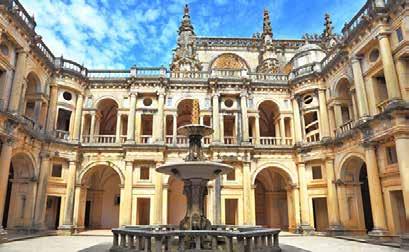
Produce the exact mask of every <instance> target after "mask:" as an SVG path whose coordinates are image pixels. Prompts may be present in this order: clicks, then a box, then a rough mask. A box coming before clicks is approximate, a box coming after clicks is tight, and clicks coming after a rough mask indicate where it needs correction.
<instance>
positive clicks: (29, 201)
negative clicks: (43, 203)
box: [2, 153, 36, 229]
mask: <svg viewBox="0 0 409 252" xmlns="http://www.w3.org/2000/svg"><path fill="white" fill-rule="evenodd" d="M33 178H34V165H33V163H32V160H31V159H30V157H29V156H27V155H26V154H23V153H18V154H16V155H15V156H13V157H12V159H11V164H10V172H9V180H8V184H7V192H6V200H5V205H4V214H3V220H2V225H3V227H4V228H7V229H13V228H19V229H28V228H30V227H31V223H32V213H33V207H32V205H33V204H34V199H33V197H34V195H33V193H32V192H33V191H34V184H35V183H36V181H34V180H33Z"/></svg>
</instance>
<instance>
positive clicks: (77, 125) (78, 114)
mask: <svg viewBox="0 0 409 252" xmlns="http://www.w3.org/2000/svg"><path fill="white" fill-rule="evenodd" d="M83 103H84V96H83V95H82V94H78V96H77V105H76V106H75V120H74V134H73V135H74V141H80V140H81V138H80V137H81V118H82V106H83Z"/></svg>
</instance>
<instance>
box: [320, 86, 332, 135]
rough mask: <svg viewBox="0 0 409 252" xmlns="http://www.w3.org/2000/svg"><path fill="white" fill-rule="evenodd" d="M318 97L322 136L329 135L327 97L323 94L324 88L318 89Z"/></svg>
mask: <svg viewBox="0 0 409 252" xmlns="http://www.w3.org/2000/svg"><path fill="white" fill-rule="evenodd" d="M318 99H319V103H320V125H321V127H320V128H321V136H322V138H325V137H329V136H330V130H329V118H328V110H327V98H326V96H325V89H319V90H318Z"/></svg>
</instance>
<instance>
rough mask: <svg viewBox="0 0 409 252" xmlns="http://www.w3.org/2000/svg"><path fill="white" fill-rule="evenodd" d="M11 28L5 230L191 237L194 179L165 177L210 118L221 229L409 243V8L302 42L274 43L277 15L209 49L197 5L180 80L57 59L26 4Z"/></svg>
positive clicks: (11, 4)
mask: <svg viewBox="0 0 409 252" xmlns="http://www.w3.org/2000/svg"><path fill="white" fill-rule="evenodd" d="M0 17H1V18H0V33H1V34H0V35H1V36H0V74H1V75H0V110H1V112H0V139H1V153H0V219H1V220H2V226H3V228H4V230H28V231H39V230H46V229H56V230H60V231H61V232H63V231H68V232H74V231H81V230H84V229H96V228H112V227H117V226H120V225H137V224H177V223H178V222H179V221H180V220H181V218H182V217H183V215H184V211H185V208H184V205H185V202H186V199H185V198H184V196H183V193H182V191H183V187H182V184H181V181H178V180H176V179H175V178H172V177H169V176H165V175H161V174H159V173H156V172H155V167H157V166H159V165H161V164H164V163H170V162H176V161H181V160H182V159H183V158H184V157H185V155H186V152H187V139H186V138H184V137H182V136H179V135H177V128H178V127H180V126H183V125H185V124H188V123H191V118H192V112H193V111H194V107H199V108H200V112H199V115H198V120H199V122H200V123H202V124H205V125H209V126H211V127H212V128H213V129H214V134H213V135H212V136H211V137H210V138H205V139H204V142H203V144H204V153H205V155H206V156H207V157H208V158H209V159H211V160H220V161H222V162H225V163H228V164H230V165H232V166H234V168H235V172H234V173H231V174H228V175H225V176H223V177H221V178H219V179H218V180H216V181H212V182H211V183H210V185H209V194H208V195H207V200H206V205H207V207H206V209H207V211H206V214H207V217H208V218H209V219H210V220H211V221H212V222H213V223H223V224H236V225H254V224H258V225H264V226H271V227H280V228H282V229H283V230H289V231H292V232H304V233H310V232H314V231H315V232H328V233H329V234H338V233H344V234H352V235H355V234H363V233H366V232H368V231H369V234H370V235H372V236H374V237H388V238H396V239H398V238H400V237H402V238H403V239H405V237H407V235H406V234H408V233H409V151H408V150H409V28H408V27H409V4H408V2H407V1H405V0H396V1H387V2H384V1H382V0H377V1H375V0H369V1H368V2H367V4H366V5H365V6H364V7H363V8H362V9H361V10H360V11H359V12H358V13H357V14H356V16H355V17H354V18H353V19H352V20H351V21H350V22H349V23H347V24H346V26H345V27H344V29H343V31H342V35H337V34H333V33H332V28H331V22H330V19H329V16H327V17H326V28H325V32H324V33H323V34H322V35H319V36H310V37H306V38H305V39H302V40H277V39H274V37H273V33H272V30H271V25H270V21H269V15H268V12H265V13H264V26H263V32H262V33H261V35H259V36H255V37H253V38H243V39H234V38H231V39H230V38H206V37H200V36H196V35H195V33H194V30H193V26H192V24H191V21H190V16H189V10H188V8H187V7H186V8H185V13H184V17H183V21H182V24H181V27H180V29H179V39H178V44H177V48H176V50H175V54H174V56H173V60H172V62H171V67H170V70H168V69H166V68H163V67H159V68H137V67H134V68H131V69H127V70H104V71H97V70H92V69H88V68H86V67H84V66H81V65H79V64H77V63H76V62H73V61H70V60H67V59H64V58H62V57H61V58H57V57H55V56H54V55H53V53H52V52H51V51H50V50H49V49H48V48H47V46H46V45H45V44H44V43H43V41H42V40H41V37H40V36H38V35H37V34H36V32H35V25H36V24H35V21H34V20H33V19H32V18H31V17H30V16H28V15H27V13H26V11H25V10H24V7H23V6H22V5H21V4H20V3H19V2H18V1H17V0H7V1H0ZM73 39H75V38H73ZM194 101H198V103H199V104H198V106H196V105H195V106H194V103H196V102H194Z"/></svg>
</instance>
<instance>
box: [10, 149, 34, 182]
mask: <svg viewBox="0 0 409 252" xmlns="http://www.w3.org/2000/svg"><path fill="white" fill-rule="evenodd" d="M11 160H12V162H13V160H15V161H16V162H17V164H22V167H31V168H32V174H30V175H31V176H30V177H31V178H34V177H36V176H37V175H38V173H39V169H38V167H39V166H38V165H37V161H36V158H35V157H34V155H33V154H32V153H31V152H28V151H27V150H24V149H16V150H14V151H13V155H12V157H11Z"/></svg>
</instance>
